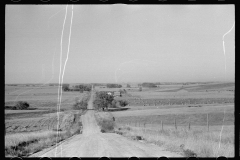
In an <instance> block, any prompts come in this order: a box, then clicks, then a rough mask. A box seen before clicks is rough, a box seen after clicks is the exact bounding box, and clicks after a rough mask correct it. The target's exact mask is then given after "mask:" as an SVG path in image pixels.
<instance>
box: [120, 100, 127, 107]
mask: <svg viewBox="0 0 240 160" xmlns="http://www.w3.org/2000/svg"><path fill="white" fill-rule="evenodd" d="M118 102H119V105H120V106H121V107H125V106H127V105H128V101H126V100H119V101H118Z"/></svg>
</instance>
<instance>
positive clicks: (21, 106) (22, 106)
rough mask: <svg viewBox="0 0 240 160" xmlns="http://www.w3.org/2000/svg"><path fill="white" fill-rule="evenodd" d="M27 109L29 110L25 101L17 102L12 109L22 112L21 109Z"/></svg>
mask: <svg viewBox="0 0 240 160" xmlns="http://www.w3.org/2000/svg"><path fill="white" fill-rule="evenodd" d="M28 108H29V104H28V103H27V102H25V101H18V102H17V103H16V105H15V106H14V107H13V109H16V110H22V109H28Z"/></svg>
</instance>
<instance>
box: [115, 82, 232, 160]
mask: <svg viewBox="0 0 240 160" xmlns="http://www.w3.org/2000/svg"><path fill="white" fill-rule="evenodd" d="M182 88H183V89H184V91H183V89H182ZM234 88H235V86H234V83H224V84H220V83H215V84H206V85H191V86H188V85H186V86H183V87H182V86H180V85H164V86H163V87H160V88H154V89H143V91H141V92H139V91H138V90H137V89H136V90H127V92H128V93H127V94H126V95H123V96H122V97H117V98H116V99H122V100H128V102H129V103H130V105H129V106H126V109H127V110H124V111H116V112H112V115H113V116H114V117H115V118H116V124H117V126H118V127H117V129H116V130H117V131H116V132H117V133H119V132H121V133H120V134H122V135H124V136H126V137H129V138H132V139H136V137H137V136H141V137H142V138H143V139H144V140H145V141H146V142H149V143H154V144H156V145H160V146H163V147H164V148H166V150H169V151H172V152H179V153H180V152H181V151H180V147H179V146H180V145H181V144H185V148H187V149H190V150H192V151H193V152H195V153H196V154H197V155H198V156H199V157H217V156H225V157H233V156H234V154H235V151H234V122H235V117H234V112H235V109H234V92H233V91H232V90H234ZM206 90H207V91H206ZM223 119H224V121H223Z"/></svg>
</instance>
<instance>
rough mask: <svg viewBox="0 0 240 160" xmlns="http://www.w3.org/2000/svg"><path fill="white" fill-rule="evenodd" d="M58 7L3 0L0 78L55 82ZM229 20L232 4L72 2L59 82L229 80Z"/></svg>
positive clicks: (232, 62)
mask: <svg viewBox="0 0 240 160" xmlns="http://www.w3.org/2000/svg"><path fill="white" fill-rule="evenodd" d="M71 11H72V6H71V5H69V6H68V8H67V15H66V21H65V26H64V31H63V37H62V70H63V66H64V63H65V60H66V57H67V51H68V40H69V34H70V22H71V13H72V12H71ZM65 13H66V6H65V5H59V6H57V5H7V6H6V21H5V35H6V39H5V83H48V82H49V83H57V82H58V78H59V73H60V53H61V45H60V44H61V35H62V30H63V22H64V17H65ZM234 21H235V7H234V5H123V4H116V5H74V7H73V19H72V26H71V37H70V46H69V47H70V48H69V54H68V61H67V63H66V68H65V72H64V83H92V82H99V83H109V82H184V81H225V80H226V81H234V77H235V25H234V27H233V28H232V26H233V24H234ZM231 28H232V30H231V31H230V29H231ZM228 31H230V32H228ZM227 32H228V33H227ZM225 33H227V34H226V35H225V37H224V44H225V56H224V49H223V35H224V34H225ZM225 58H226V59H225ZM225 60H226V73H225Z"/></svg>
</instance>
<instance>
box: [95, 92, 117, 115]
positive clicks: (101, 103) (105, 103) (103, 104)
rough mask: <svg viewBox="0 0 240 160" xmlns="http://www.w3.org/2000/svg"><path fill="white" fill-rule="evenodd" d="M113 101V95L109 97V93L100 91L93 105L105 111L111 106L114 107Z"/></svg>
mask: <svg viewBox="0 0 240 160" xmlns="http://www.w3.org/2000/svg"><path fill="white" fill-rule="evenodd" d="M113 100H114V97H113V95H109V94H108V93H107V92H103V91H100V92H97V93H96V98H95V100H94V102H93V104H94V107H95V108H97V109H100V108H101V109H102V110H104V109H105V108H106V109H108V107H109V105H112V101H113Z"/></svg>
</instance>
